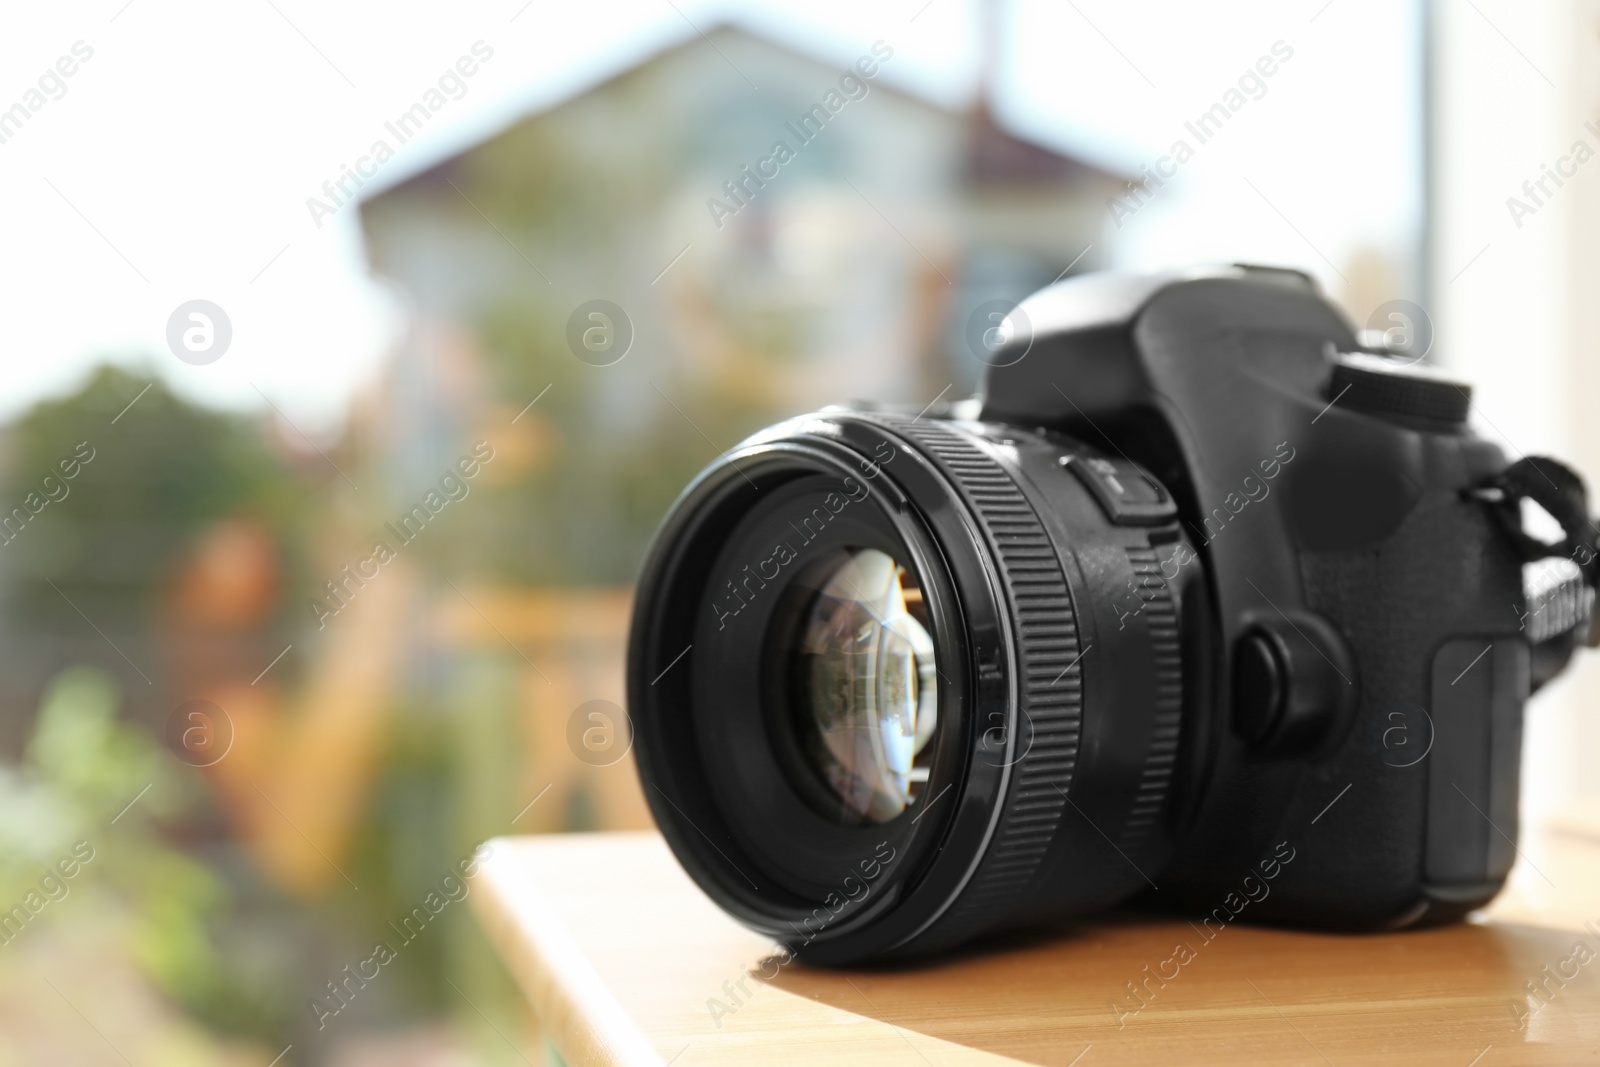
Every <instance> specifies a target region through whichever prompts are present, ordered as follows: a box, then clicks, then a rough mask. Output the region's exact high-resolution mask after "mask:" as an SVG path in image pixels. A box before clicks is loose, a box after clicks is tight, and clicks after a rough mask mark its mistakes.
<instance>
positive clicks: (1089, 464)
mask: <svg viewBox="0 0 1600 1067" xmlns="http://www.w3.org/2000/svg"><path fill="white" fill-rule="evenodd" d="M1060 463H1061V465H1062V466H1063V467H1066V468H1067V469H1068V470H1070V471H1072V472H1073V473H1074V474H1076V475H1077V476H1078V480H1079V481H1081V482H1083V484H1084V485H1085V486H1087V487H1088V489H1089V491H1090V492H1091V493H1093V494H1094V496H1095V499H1096V500H1098V501H1100V506H1101V507H1102V508H1103V509H1105V513H1106V515H1107V516H1108V517H1109V518H1110V519H1111V521H1112V522H1114V523H1117V524H1119V525H1124V526H1154V525H1157V524H1159V523H1163V522H1166V521H1167V520H1169V519H1171V518H1172V517H1173V516H1174V515H1176V514H1177V512H1178V509H1177V507H1176V506H1175V505H1174V504H1173V502H1172V497H1171V496H1170V495H1168V493H1167V491H1166V489H1165V488H1163V487H1162V485H1161V483H1160V482H1158V481H1156V480H1155V479H1154V478H1152V477H1151V476H1150V475H1149V474H1147V473H1145V471H1144V470H1143V469H1141V468H1140V467H1139V466H1138V465H1137V464H1135V463H1131V462H1129V461H1128V460H1125V459H1108V458H1106V457H1104V456H1082V455H1068V456H1062V457H1061V460H1060Z"/></svg>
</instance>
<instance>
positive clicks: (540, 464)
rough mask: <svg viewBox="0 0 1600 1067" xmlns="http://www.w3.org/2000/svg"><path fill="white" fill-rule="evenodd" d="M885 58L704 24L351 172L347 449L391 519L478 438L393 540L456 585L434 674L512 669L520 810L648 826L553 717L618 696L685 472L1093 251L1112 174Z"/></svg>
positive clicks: (904, 365)
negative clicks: (597, 73) (389, 505)
mask: <svg viewBox="0 0 1600 1067" xmlns="http://www.w3.org/2000/svg"><path fill="white" fill-rule="evenodd" d="M897 62H900V60H897V59H896V57H895V53H894V48H893V45H892V42H886V41H880V42H876V43H869V44H865V45H863V46H862V47H861V49H860V51H859V52H858V53H854V54H841V55H837V56H834V57H831V58H828V59H821V58H817V57H815V56H811V55H808V54H805V53H804V52H802V51H799V50H797V49H795V48H793V47H790V46H789V45H787V44H784V43H781V42H777V41H773V40H768V39H766V38H764V37H762V36H759V35H757V34H755V33H752V32H749V31H747V30H744V29H740V28H736V27H732V26H724V27H720V28H717V29H714V30H712V31H711V32H709V33H708V34H706V35H705V36H703V37H702V36H699V35H696V36H694V37H692V38H690V39H689V40H688V42H687V43H684V44H681V45H679V46H677V47H673V48H670V49H667V50H665V51H663V52H660V53H659V54H656V55H654V56H652V57H650V58H648V59H646V60H644V61H643V62H640V63H638V64H637V65H636V66H634V67H632V68H631V69H628V70H626V71H624V72H623V73H620V74H618V75H616V76H614V77H611V78H609V79H608V80H606V81H604V82H603V83H601V84H598V85H595V86H592V87H591V88H589V89H587V90H585V91H583V92H581V93H578V94H577V95H575V96H573V97H571V98H569V99H567V100H565V101H564V102H562V103H559V104H557V105H555V106H553V107H549V108H547V109H544V110H541V111H538V112H537V113H534V114H530V115H527V116H526V117H524V118H522V119H520V120H519V121H517V122H515V123H514V124H513V125H511V126H510V127H509V128H507V129H505V130H503V131H502V132H500V133H499V134H497V135H495V136H493V137H491V138H489V139H488V140H486V141H484V142H483V143H481V144H478V145H476V146H475V147H472V148H470V149H468V150H466V151H463V152H460V153H459V154H457V155H454V156H452V157H450V158H448V159H444V160H442V161H438V162H435V163H434V164H433V165H431V166H429V167H428V168H427V169H425V170H423V171H421V172H419V173H415V174H412V175H411V176H409V177H406V178H404V179H403V180H400V181H399V182H398V183H397V184H393V185H391V186H390V187H388V188H386V189H384V190H382V191H380V192H371V191H370V190H371V187H369V193H368V196H367V199H365V200H364V201H363V203H362V205H361V222H362V227H363V233H364V239H365V242H366V247H367V252H368V256H369V258H370V262H371V266H372V269H373V270H374V272H375V273H376V274H378V275H379V276H381V277H382V278H384V279H386V280H388V281H389V282H391V283H393V284H394V285H395V287H396V288H397V289H398V290H399V291H400V293H401V294H402V297H403V299H404V300H405V301H406V303H407V305H408V308H409V312H410V316H411V319H410V323H409V330H408V331H407V333H406V336H405V337H404V339H403V340H402V341H401V343H400V348H399V351H398V352H397V353H396V354H395V357H394V360H393V362H392V363H391V365H390V367H389V370H388V374H387V378H386V381H385V383H384V384H383V386H382V387H381V388H380V389H379V390H378V391H377V394H376V396H375V397H374V398H372V400H371V403H370V406H369V407H367V408H366V409H365V410H364V411H363V412H362V414H361V417H360V419H359V425H361V426H362V431H361V433H362V436H363V437H364V438H365V439H366V440H367V441H368V442H369V446H368V447H369V448H370V450H371V454H370V455H369V459H372V460H373V461H374V465H375V466H379V467H381V468H382V469H383V470H385V471H386V472H387V474H386V477H387V480H388V483H389V484H388V485H387V487H386V491H387V494H388V496H389V498H390V499H391V500H392V501H393V502H394V506H395V507H396V508H397V509H398V510H400V511H403V510H404V509H405V508H406V507H408V506H409V504H410V503H411V502H412V501H413V500H415V499H417V498H418V497H419V496H420V495H421V494H422V493H424V492H426V491H427V489H428V488H429V486H430V485H431V484H432V483H433V482H435V481H436V480H437V478H438V477H439V474H440V472H441V471H445V470H448V469H449V467H450V464H451V463H452V462H453V461H454V460H455V458H456V457H457V456H458V455H460V454H461V453H463V452H464V451H465V450H466V447H467V445H468V444H469V442H471V441H473V440H476V439H480V438H481V439H484V440H487V441H489V442H490V443H491V444H492V446H493V448H494V449H495V453H496V458H495V460H494V462H493V463H492V464H488V465H487V466H486V467H485V468H484V474H483V475H482V476H481V478H480V481H479V482H478V483H476V484H475V487H474V488H473V494H474V495H473V497H472V498H471V499H469V500H468V501H467V502H466V503H464V504H462V505H459V507H458V513H456V514H454V517H452V518H450V519H449V529H448V533H447V534H446V536H443V537H441V538H439V539H437V540H429V539H431V538H432V537H433V535H432V533H431V532H430V534H429V536H428V538H425V539H422V540H419V544H418V546H417V547H415V548H412V547H408V548H407V549H406V551H407V552H408V553H418V552H420V553H422V555H423V556H424V558H429V557H431V558H429V562H430V564H431V567H432V568H433V569H437V570H439V571H443V572H449V573H454V574H455V575H456V581H457V582H459V583H460V584H461V586H462V588H461V589H459V590H454V591H453V590H451V589H448V588H443V587H441V588H440V589H439V590H438V591H437V598H436V604H437V606H438V608H439V609H440V610H441V611H443V612H444V613H445V614H444V615H443V616H442V618H443V619H444V620H445V621H444V622H443V623H442V624H441V625H442V631H441V634H442V636H443V637H444V648H445V649H446V650H447V656H446V657H445V658H446V660H447V661H448V662H447V663H446V664H442V665H441V667H442V669H443V670H444V671H445V672H446V673H447V674H452V675H453V674H454V673H455V672H458V671H460V670H461V669H462V665H463V664H470V663H472V662H477V661H481V660H483V659H484V658H485V657H488V658H490V659H497V660H498V661H499V662H500V663H502V664H503V665H505V666H508V667H510V668H511V669H513V670H515V671H516V672H517V676H518V679H519V680H518V682H517V683H516V688H517V692H518V693H519V694H520V695H519V696H518V697H517V701H518V704H519V711H518V715H519V716H520V718H521V721H522V724H523V726H522V730H521V733H522V736H523V739H524V751H523V752H522V754H521V757H520V760H519V767H518V772H519V774H520V777H521V793H520V795H522V796H533V795H535V793H536V792H537V791H538V790H540V789H542V788H544V787H545V785H546V784H547V783H549V784H551V785H553V786H554V792H553V793H552V794H551V796H550V798H549V799H547V800H545V801H543V802H541V803H540V804H539V805H538V807H536V808H534V809H533V810H531V811H530V812H529V813H528V815H527V816H526V818H524V819H522V820H521V821H519V822H518V823H517V826H516V828H517V829H518V830H523V831H527V830H536V829H561V828H572V827H575V826H584V825H589V826H593V825H599V826H618V825H648V817H647V815H646V813H645V811H644V805H643V802H642V797H640V796H639V795H638V784H637V779H636V777H635V776H634V775H633V774H632V772H631V769H630V768H629V767H628V766H627V765H626V764H622V765H619V766H615V767H608V766H595V765H592V764H591V765H590V766H584V765H583V764H586V763H591V760H589V759H587V758H585V757H584V756H582V755H580V756H579V760H578V761H574V760H573V759H572V755H573V754H575V753H569V751H568V749H569V748H570V747H571V740H570V738H571V736H572V734H571V733H569V732H568V731H569V727H570V724H571V717H572V716H573V715H574V714H576V713H577V712H576V709H578V708H579V707H581V706H587V705H586V702H588V701H594V700H604V701H610V702H612V703H614V704H621V703H623V672H622V655H623V646H624V641H625V628H626V621H627V604H628V593H627V589H626V586H627V585H628V583H630V582H631V581H632V579H633V577H634V575H635V574H636V573H637V570H638V566H639V562H640V558H641V556H642V553H643V551H644V546H645V543H646V541H647V539H648V537H649V535H650V533H651V531H652V530H653V529H654V527H655V525H656V523H657V522H658V521H659V520H660V518H661V515H662V513H663V512H664V511H665V509H666V507H667V505H668V504H669V503H670V502H671V500H672V498H673V497H674V496H675V495H676V494H677V492H678V491H679V489H680V488H681V487H682V486H683V485H684V484H685V483H686V482H687V481H688V480H689V479H690V478H691V477H692V476H693V475H694V473H695V472H696V471H697V470H699V469H700V468H701V467H703V466H704V465H705V464H706V463H708V462H709V461H710V460H711V459H712V458H714V457H715V456H716V455H717V454H718V453H719V452H720V451H722V450H724V449H726V448H729V447H731V446H733V445H734V444H736V443H737V442H738V441H739V440H740V438H742V437H743V436H745V435H746V434H748V433H750V432H751V431H753V430H755V429H757V428H759V427H761V426H763V425H766V424H768V423H770V422H772V421H775V420H776V419H778V418H781V417H784V416H787V415H792V414H797V413H800V412H803V411H806V410H811V409H815V408H817V407H820V406H822V405H825V404H828V403H835V402H839V401H844V400H848V399H875V400H896V401H901V402H909V403H914V404H916V405H918V406H920V405H922V404H924V403H927V402H928V401H931V400H932V399H933V398H934V397H936V396H938V395H940V394H942V393H946V392H947V391H948V392H949V394H950V395H952V396H960V395H962V394H964V393H967V392H970V391H971V390H972V389H973V388H974V387H975V385H976V384H977V379H978V373H979V371H980V370H981V368H982V363H981V362H980V361H979V359H978V358H977V356H976V354H975V353H974V352H973V351H971V350H970V342H969V341H968V332H969V331H968V319H969V317H971V315H972V312H973V311H974V309H976V308H977V307H978V305H980V304H982V303H984V302H986V301H990V300H995V299H1008V300H1020V299H1021V298H1022V297H1024V296H1025V295H1027V294H1028V293H1029V292H1031V291H1032V290H1034V289H1035V288H1037V287H1038V286H1040V285H1044V284H1048V283H1049V282H1050V281H1051V280H1053V279H1055V278H1056V277H1058V276H1060V275H1062V274H1063V273H1065V272H1066V271H1067V270H1069V269H1071V270H1086V269H1091V268H1092V267H1093V266H1095V265H1096V264H1097V262H1098V261H1100V257H1099V256H1097V255H1096V254H1095V253H1096V250H1097V248H1096V246H1097V245H1098V244H1099V241H1100V232H1099V231H1100V227H1101V225H1102V222H1103V220H1104V218H1105V211H1104V204H1105V202H1106V199H1107V198H1108V197H1109V196H1110V195H1111V193H1112V192H1113V191H1114V190H1115V189H1116V188H1118V187H1119V185H1120V183H1121V181H1122V180H1123V179H1121V178H1120V177H1119V176H1117V175H1115V174H1112V173H1109V172H1108V171H1105V170H1103V169H1100V168H1098V167H1096V166H1094V165H1093V164H1091V163H1088V162H1085V161H1083V160H1080V159H1076V158H1073V157H1071V156H1068V155H1064V154H1062V153H1061V152H1059V151H1057V150H1054V149H1052V148H1049V147H1047V146H1044V145H1041V144H1037V143H1034V142H1032V141H1029V140H1026V139H1023V138H1021V137H1018V136H1016V135H1015V134H1013V133H1010V132H1008V131H1007V130H1006V129H1004V127H1003V126H1002V125H1001V124H1000V123H999V122H997V121H996V119H995V117H994V115H993V112H992V110H991V108H990V107H989V105H988V103H987V95H988V94H979V99H978V100H977V101H976V102H975V103H973V104H972V105H971V106H970V107H965V108H960V109H951V108H949V107H946V106H943V105H941V104H939V103H937V102H934V101H931V100H929V99H925V98H924V97H922V96H918V95H915V94H913V93H911V92H908V91H906V90H904V89H902V88H898V87H897V86H898V85H899V84H900V79H899V78H898V77H897V73H896V70H895V64H896V63H897ZM596 299H601V300H606V301H610V302H611V303H612V304H614V305H616V307H618V308H620V309H621V312H620V315H619V314H618V313H616V312H614V311H607V312H605V313H604V317H603V318H592V317H591V316H590V314H589V312H590V310H592V309H590V308H587V307H584V305H586V304H587V303H588V302H590V301H593V300H596ZM985 325H987V322H986V323H985ZM591 329H594V330H597V331H598V332H597V333H595V334H592V335H590V336H591V337H592V338H598V339H599V341H600V342H601V343H600V346H599V350H594V349H591V348H589V347H586V345H585V343H584V336H585V331H588V330H591ZM535 401H536V402H535ZM380 457H381V458H380ZM452 507H457V506H455V505H452ZM469 515H470V517H469ZM441 532H442V533H444V531H441ZM425 542H426V543H425ZM458 593H459V594H461V595H458ZM469 599H470V603H468V602H466V601H467V600H469ZM508 646H509V647H508ZM519 657H520V658H519ZM452 665H453V666H452ZM585 736H587V735H585ZM564 738H565V739H564Z"/></svg>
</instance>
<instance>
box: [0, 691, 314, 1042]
mask: <svg viewBox="0 0 1600 1067" xmlns="http://www.w3.org/2000/svg"><path fill="white" fill-rule="evenodd" d="M119 700H120V697H119V694H118V691H117V688H116V683H115V682H114V681H113V680H112V679H111V677H110V676H109V675H107V674H105V673H103V672H101V671H99V670H97V669H95V668H92V667H77V668H72V669H70V670H67V671H64V672H62V673H61V674H60V675H59V676H58V677H57V678H56V680H55V681H54V682H53V683H52V684H51V686H50V688H49V690H48V692H47V693H46V694H45V698H44V701H43V703H42V704H41V706H40V709H39V714H38V718H37V719H36V721H35V724H34V729H33V735H32V738H31V739H30V741H29V744H28V749H27V753H26V755H25V757H24V759H23V761H22V762H21V763H20V764H17V765H5V764H0V902H4V903H3V906H4V907H5V908H7V909H9V908H11V907H12V906H14V905H15V904H18V903H20V902H24V901H26V900H27V894H29V893H30V891H34V890H38V888H39V885H40V883H41V880H42V879H44V878H46V877H47V876H48V875H50V872H51V871H52V870H53V869H54V870H56V871H57V877H59V874H60V871H59V868H57V867H56V865H57V864H58V862H59V861H61V860H62V859H63V858H66V857H69V856H75V857H77V858H78V859H80V860H81V859H83V856H84V854H85V853H86V852H87V854H88V855H89V857H90V858H89V859H88V860H87V862H83V863H82V864H81V865H80V866H79V867H78V869H77V871H76V873H75V874H74V875H73V876H72V877H71V878H67V879H63V881H64V882H65V884H66V886H67V890H66V894H65V895H64V896H62V897H61V899H60V901H59V902H54V901H52V902H51V903H48V904H46V905H45V906H44V907H42V908H40V910H39V911H38V913H37V915H36V917H35V918H34V919H33V920H32V921H30V922H29V923H28V925H27V926H25V927H23V928H22V930H21V932H20V934H19V935H18V937H17V940H19V941H20V940H21V939H22V938H33V937H42V936H47V931H46V930H43V929H35V927H37V926H40V925H43V926H44V927H47V928H48V927H49V926H50V925H52V924H54V923H56V922H61V921H65V920H66V919H67V918H68V917H69V916H70V917H72V918H73V919H74V920H75V921H83V917H84V916H83V913H84V912H86V911H87V912H92V913H96V915H97V917H98V919H99V925H100V927H101V928H102V929H109V930H111V931H112V936H111V938H110V939H109V941H108V943H107V944H106V946H105V947H106V951H107V952H108V953H116V952H119V951H125V952H127V953H129V954H130V956H131V957H132V960H133V962H134V963H136V964H137V965H138V966H139V968H140V969H141V970H142V971H143V972H144V973H145V974H146V975H148V977H149V978H150V980H151V981H152V983H153V984H154V985H155V986H156V987H157V988H158V989H160V990H161V991H162V992H163V993H165V994H166V995H167V996H169V997H171V998H172V999H173V1000H174V1001H176V1002H177V1003H178V1004H180V1005H181V1006H182V1007H183V1008H184V1009H185V1010H186V1011H187V1012H188V1013H189V1014H190V1015H191V1016H192V1017H193V1018H194V1019H195V1020H196V1021H197V1022H199V1023H201V1024H203V1025H204V1026H206V1027H208V1028H211V1029H215V1030H218V1031H222V1032H226V1033H233V1034H236V1035H241V1036H246V1037H253V1038H259V1039H261V1040H262V1041H264V1042H270V1041H271V1040H272V1039H273V1038H275V1037H276V1035H277V1034H279V1033H281V1032H282V1030H283V1027H284V1024H285V1022H286V1020H287V1012H288V1009H289V1002H288V998H286V997H285V995H284V993H283V990H284V987H286V986H287V985H288V983H287V982H285V980H284V979H285V978H286V975H284V974H282V973H262V971H261V970H260V968H259V967H252V966H251V965H250V961H249V960H243V961H241V959H240V957H239V956H238V955H237V954H235V953H228V952H226V951H225V950H224V948H223V946H222V945H221V944H220V943H219V939H218V926H219V924H221V923H223V922H225V921H226V920H227V919H228V918H229V917H230V908H231V905H232V902H233V898H234V894H233V891H232V890H231V888H230V887H229V886H228V884H227V883H226V882H225V881H224V880H223V879H222V878H221V877H220V876H219V875H218V874H217V873H216V872H215V871H213V870H212V869H211V868H209V867H208V866H207V865H206V864H205V863H203V862H201V861H200V860H199V859H197V858H196V857H194V856H192V855H191V854H189V853H188V852H186V851H185V850H183V849H181V848H178V847H175V846H174V845H173V844H171V843H170V842H169V840H168V835H169V833H170V830H169V829H168V828H169V827H170V826H172V825H173V824H175V823H180V822H181V821H182V820H183V819H184V817H185V815H186V813H188V812H190V811H192V810H193V809H194V808H195V807H196V806H197V805H198V804H199V803H201V802H202V800H203V797H204V793H205V791H204V788H203V785H202V783H201V782H200V780H199V777H198V775H197V774H196V773H195V772H194V771H192V770H190V769H189V768H188V767H186V766H184V765H182V764H180V763H178V762H177V761H176V760H174V759H173V758H172V757H171V756H170V755H168V754H167V753H166V752H165V751H164V750H163V749H162V748H161V747H160V746H159V744H158V743H157V742H156V741H155V740H154V739H153V738H152V737H150V736H149V734H148V733H147V732H145V731H144V730H143V729H142V728H140V727H138V726H135V725H132V724H129V723H126V722H122V721H119V720H118V718H117V705H118V703H119ZM113 820H115V821H113ZM35 899H37V898H35ZM24 906H26V905H25V904H24ZM241 962H243V963H244V964H245V965H244V966H241Z"/></svg>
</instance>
